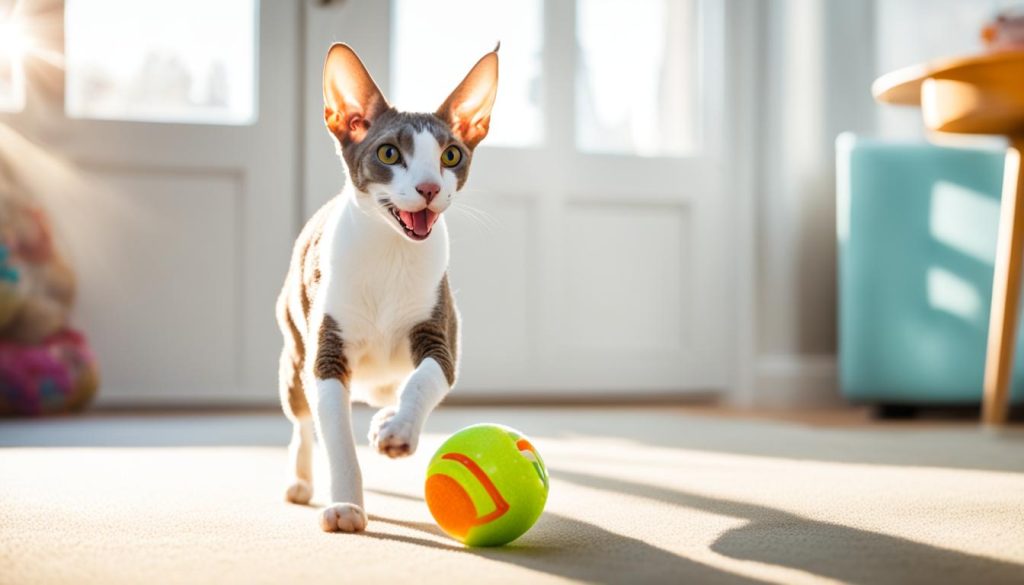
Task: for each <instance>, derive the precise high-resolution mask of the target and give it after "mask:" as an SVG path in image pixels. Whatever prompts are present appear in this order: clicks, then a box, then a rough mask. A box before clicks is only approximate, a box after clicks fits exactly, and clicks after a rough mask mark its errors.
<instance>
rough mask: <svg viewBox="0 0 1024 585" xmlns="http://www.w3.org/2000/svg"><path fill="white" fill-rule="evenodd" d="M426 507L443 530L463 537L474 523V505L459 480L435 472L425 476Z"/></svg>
mask: <svg viewBox="0 0 1024 585" xmlns="http://www.w3.org/2000/svg"><path fill="white" fill-rule="evenodd" d="M425 491H426V494H425V495H426V500H427V507H429V508H430V513H431V514H432V515H433V516H434V519H435V520H437V523H438V524H439V525H440V526H441V528H443V529H444V531H445V532H447V533H449V534H451V535H453V536H456V537H458V538H465V537H466V535H467V534H469V529H470V528H472V527H473V525H474V524H476V507H474V506H473V500H472V499H471V498H470V497H469V494H467V493H466V490H465V489H463V487H462V486H461V485H459V482H457V481H455V480H454V479H452V478H451V477H449V476H447V475H444V474H441V473H436V474H434V475H431V476H430V477H428V478H427V485H426V490H425Z"/></svg>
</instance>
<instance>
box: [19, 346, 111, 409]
mask: <svg viewBox="0 0 1024 585" xmlns="http://www.w3.org/2000/svg"><path fill="white" fill-rule="evenodd" d="M98 386H99V372H98V368H97V367H96V359H95V358H94V357H93V355H92V352H91V351H90V350H89V346H88V344H87V343H86V341H85V338H84V337H83V336H82V335H81V334H80V333H78V332H76V331H73V330H71V329H64V330H62V331H60V332H58V333H56V334H54V335H51V336H50V337H48V338H46V339H45V340H43V342H42V343H39V344H35V345H22V344H19V343H14V342H10V341H0V416H6V415H23V416H25V415H28V416H36V415H41V414H49V413H57V412H72V411H76V410H81V409H82V408H84V407H85V405H86V404H88V402H89V400H90V399H91V398H92V397H93V395H94V394H95V393H96V389H97V387H98Z"/></svg>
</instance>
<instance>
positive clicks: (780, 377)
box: [744, 354, 845, 409]
mask: <svg viewBox="0 0 1024 585" xmlns="http://www.w3.org/2000/svg"><path fill="white" fill-rule="evenodd" d="M838 374H839V369H838V367H837V364H836V357H835V356H834V355H830V354H829V355H764V356H760V357H759V358H758V359H757V366H756V368H755V374H754V377H755V379H754V389H753V390H754V391H753V392H751V393H750V397H749V399H748V400H749V401H750V402H751V403H750V404H746V405H744V406H749V407H752V408H766V409H794V408H795V409H801V408H829V407H836V406H842V405H844V404H845V402H844V401H843V399H842V397H841V396H840V394H839V375H838Z"/></svg>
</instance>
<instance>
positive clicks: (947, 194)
mask: <svg viewBox="0 0 1024 585" xmlns="http://www.w3.org/2000/svg"><path fill="white" fill-rule="evenodd" d="M836 156H837V181H838V185H837V196H838V201H837V237H838V240H839V241H838V248H839V379H840V386H841V389H842V392H843V395H844V396H846V397H847V398H848V399H850V400H851V401H854V402H863V403H893V404H921V405H926V404H936V405H938V404H973V403H979V402H980V400H981V392H982V380H983V377H984V366H985V347H986V343H987V333H988V318H989V305H990V300H991V294H992V273H993V259H994V257H995V243H996V233H997V225H998V219H999V198H1000V192H1001V187H1002V176H1003V174H1002V173H1003V157H1004V153H1003V152H1002V151H997V150H982V149H966V148H949V147H943V146H935V145H932V144H928V143H892V142H884V141H880V140H876V139H869V138H862V137H857V136H853V135H851V134H844V135H841V136H840V137H839V138H838V139H837V141H836ZM1018 337H1019V336H1018ZM1022 359H1024V340H1022V342H1021V343H1018V345H1017V351H1016V362H1015V369H1014V379H1013V392H1012V398H1013V399H1014V401H1015V402H1019V401H1020V400H1021V399H1022V398H1024V368H1022V367H1021V364H1022Z"/></svg>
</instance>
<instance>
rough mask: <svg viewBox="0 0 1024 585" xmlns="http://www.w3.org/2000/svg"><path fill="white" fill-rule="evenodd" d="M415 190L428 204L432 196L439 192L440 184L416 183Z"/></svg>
mask: <svg viewBox="0 0 1024 585" xmlns="http://www.w3.org/2000/svg"><path fill="white" fill-rule="evenodd" d="M416 192H417V193H419V194H420V195H421V196H423V198H424V199H426V200H427V204H428V205H429V204H430V202H431V201H433V200H434V197H437V194H438V193H440V192H441V185H438V184H437V183H420V184H419V185H416Z"/></svg>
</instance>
